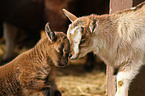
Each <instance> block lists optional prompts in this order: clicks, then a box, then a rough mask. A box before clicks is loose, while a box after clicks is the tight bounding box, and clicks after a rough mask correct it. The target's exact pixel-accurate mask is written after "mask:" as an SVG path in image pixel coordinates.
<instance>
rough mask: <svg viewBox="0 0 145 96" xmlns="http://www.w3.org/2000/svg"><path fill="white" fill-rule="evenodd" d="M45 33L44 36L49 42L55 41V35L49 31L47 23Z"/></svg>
mask: <svg viewBox="0 0 145 96" xmlns="http://www.w3.org/2000/svg"><path fill="white" fill-rule="evenodd" d="M45 32H46V35H47V37H48V39H49V40H50V41H51V42H54V41H56V39H57V38H56V36H55V33H54V32H53V31H52V30H51V28H50V26H49V23H47V24H46V25H45Z"/></svg>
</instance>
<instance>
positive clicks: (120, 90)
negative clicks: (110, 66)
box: [115, 63, 142, 96]
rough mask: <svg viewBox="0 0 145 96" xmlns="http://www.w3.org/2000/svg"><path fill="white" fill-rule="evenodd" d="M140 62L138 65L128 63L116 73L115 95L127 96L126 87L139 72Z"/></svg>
mask: <svg viewBox="0 0 145 96" xmlns="http://www.w3.org/2000/svg"><path fill="white" fill-rule="evenodd" d="M141 65H142V64H141V63H139V64H138V65H133V64H129V65H127V66H125V67H124V68H123V70H120V71H119V72H118V74H117V92H116V94H115V96H127V93H128V88H129V85H130V83H131V82H132V80H133V79H134V78H135V76H136V75H137V74H138V73H139V69H140V67H141Z"/></svg>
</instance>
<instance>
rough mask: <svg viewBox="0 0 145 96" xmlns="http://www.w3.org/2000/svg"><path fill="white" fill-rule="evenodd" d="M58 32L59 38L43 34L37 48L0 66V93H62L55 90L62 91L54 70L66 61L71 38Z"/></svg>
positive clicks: (6, 95)
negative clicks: (52, 39) (50, 38)
mask: <svg viewBox="0 0 145 96" xmlns="http://www.w3.org/2000/svg"><path fill="white" fill-rule="evenodd" d="M55 35H56V41H53V42H50V41H49V39H48V38H47V37H44V38H42V39H41V40H40V41H39V42H38V43H37V44H36V46H35V47H34V48H32V49H30V50H28V51H26V52H24V53H22V54H20V55H19V56H18V57H16V58H15V59H14V60H13V61H11V62H10V63H8V64H6V65H4V66H1V67H0V95H1V96H10V95H11V96H13V95H18V96H49V94H50V96H54V95H55V96H60V95H56V94H57V93H55V92H59V91H58V89H57V87H56V85H55V81H54V70H55V67H56V66H57V67H59V66H65V65H66V64H67V61H68V52H69V41H68V39H67V37H66V35H65V34H64V33H62V32H59V33H56V34H55ZM49 91H50V92H49Z"/></svg>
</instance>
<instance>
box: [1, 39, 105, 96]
mask: <svg viewBox="0 0 145 96" xmlns="http://www.w3.org/2000/svg"><path fill="white" fill-rule="evenodd" d="M26 50H28V48H25V47H22V48H21V49H19V47H18V46H16V52H17V53H18V54H20V53H22V52H23V51H26ZM4 52H5V43H4V41H3V42H0V60H1V57H2V55H3V54H4ZM79 62H80V63H75V64H74V63H69V64H68V65H67V66H66V67H64V68H57V70H56V84H57V86H58V88H59V90H60V91H61V92H62V96H105V93H106V89H105V88H106V80H105V69H104V68H103V69H102V68H101V67H100V65H97V64H96V66H95V67H94V69H93V70H92V71H91V72H87V71H85V69H84V63H85V59H83V60H81V61H79Z"/></svg>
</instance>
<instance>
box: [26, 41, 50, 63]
mask: <svg viewBox="0 0 145 96" xmlns="http://www.w3.org/2000/svg"><path fill="white" fill-rule="evenodd" d="M49 50H51V49H50V46H49V44H48V42H46V40H41V41H39V42H38V43H37V44H36V46H35V47H34V48H32V51H31V53H30V54H29V56H30V58H32V59H33V61H34V62H35V63H37V64H41V65H42V64H47V62H49V64H47V65H49V66H51V65H53V61H52V60H51V58H50V57H49V52H48V51H49Z"/></svg>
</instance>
